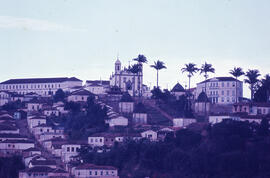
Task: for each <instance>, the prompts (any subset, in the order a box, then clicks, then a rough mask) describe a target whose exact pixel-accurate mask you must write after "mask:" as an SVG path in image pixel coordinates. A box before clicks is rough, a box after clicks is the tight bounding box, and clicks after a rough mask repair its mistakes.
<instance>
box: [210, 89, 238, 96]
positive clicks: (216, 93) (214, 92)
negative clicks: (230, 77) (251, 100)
mask: <svg viewBox="0 0 270 178" xmlns="http://www.w3.org/2000/svg"><path fill="white" fill-rule="evenodd" d="M226 93H227V96H230V90H227V92H226ZM218 94H219V93H218V91H210V96H213V95H218ZM239 94H240V91H239ZM221 95H225V91H224V90H222V91H221ZM232 96H235V90H232Z"/></svg>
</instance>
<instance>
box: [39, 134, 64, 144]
mask: <svg viewBox="0 0 270 178" xmlns="http://www.w3.org/2000/svg"><path fill="white" fill-rule="evenodd" d="M65 137H66V136H65V135H64V134H63V133H55V132H44V133H42V134H41V135H40V136H39V141H40V142H43V141H45V140H50V139H53V138H62V139H64V138H65Z"/></svg>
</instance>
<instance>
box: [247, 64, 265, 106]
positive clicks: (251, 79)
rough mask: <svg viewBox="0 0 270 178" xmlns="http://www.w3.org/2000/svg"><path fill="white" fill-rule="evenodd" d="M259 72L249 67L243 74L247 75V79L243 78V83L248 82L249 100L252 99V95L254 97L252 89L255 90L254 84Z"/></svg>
mask: <svg viewBox="0 0 270 178" xmlns="http://www.w3.org/2000/svg"><path fill="white" fill-rule="evenodd" d="M260 75H261V74H260V72H259V70H257V69H253V70H251V69H249V70H248V71H247V72H246V74H245V76H246V77H247V79H245V83H248V84H249V89H250V91H251V97H250V99H251V101H253V97H254V91H255V86H256V84H257V83H258V81H259V79H258V77H259V76H260Z"/></svg>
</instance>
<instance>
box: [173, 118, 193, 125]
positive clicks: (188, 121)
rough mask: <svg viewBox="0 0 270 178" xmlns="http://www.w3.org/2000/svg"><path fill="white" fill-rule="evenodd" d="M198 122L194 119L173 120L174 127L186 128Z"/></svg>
mask: <svg viewBox="0 0 270 178" xmlns="http://www.w3.org/2000/svg"><path fill="white" fill-rule="evenodd" d="M194 122H196V119H194V118H174V119H173V126H174V127H186V126H188V125H189V124H192V123H194Z"/></svg>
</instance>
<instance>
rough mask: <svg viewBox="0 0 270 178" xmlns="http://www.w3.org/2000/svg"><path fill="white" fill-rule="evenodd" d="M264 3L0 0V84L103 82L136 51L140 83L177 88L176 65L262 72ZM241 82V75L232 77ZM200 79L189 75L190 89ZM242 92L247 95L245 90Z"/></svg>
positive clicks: (268, 49) (268, 10) (267, 40)
mask: <svg viewBox="0 0 270 178" xmlns="http://www.w3.org/2000/svg"><path fill="white" fill-rule="evenodd" d="M269 17H270V1H269V0H259V1H255V0H218V1H217V0H136V1H134V0H113V1H112V0H46V1H45V0H8V1H7V0H0V74H1V75H0V81H5V80H7V79H11V78H31V77H65V76H67V77H71V76H75V77H78V78H80V79H82V80H84V81H85V80H94V79H97V80H99V79H103V80H108V79H109V77H110V75H111V74H112V72H113V71H114V62H115V61H116V58H117V56H119V59H120V60H121V62H122V65H123V66H127V65H128V64H129V63H131V64H132V63H133V62H132V59H134V58H136V57H137V56H138V54H143V55H145V56H146V57H147V59H148V64H146V65H145V66H144V83H145V84H147V85H149V86H151V87H153V86H154V85H155V84H156V72H155V70H154V69H153V68H150V65H151V64H153V62H154V61H156V60H161V61H163V62H164V63H165V65H166V66H167V69H166V70H162V71H160V78H159V83H160V85H161V86H162V88H169V89H171V88H172V87H173V86H174V85H175V84H176V83H177V82H180V83H181V84H182V85H183V86H184V87H185V85H186V84H187V83H188V78H187V74H185V73H184V74H183V73H182V72H181V68H182V67H184V64H186V63H189V62H192V63H195V64H197V65H198V67H200V66H201V65H202V63H204V62H205V61H206V62H207V63H211V64H212V65H213V67H214V68H215V69H216V72H215V74H210V77H218V76H229V70H230V69H232V68H233V67H242V68H243V69H244V70H245V71H247V70H248V69H258V70H259V71H260V73H261V74H262V76H264V75H266V74H268V73H270V71H269V68H270V60H269V59H270V20H269ZM240 79H241V80H243V79H244V77H242V78H240ZM202 80H203V76H200V75H199V74H195V76H194V77H193V78H192V81H191V84H192V87H194V86H195V85H196V83H197V82H200V81H202ZM244 95H245V96H249V95H250V94H249V90H248V86H247V85H245V88H244Z"/></svg>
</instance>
